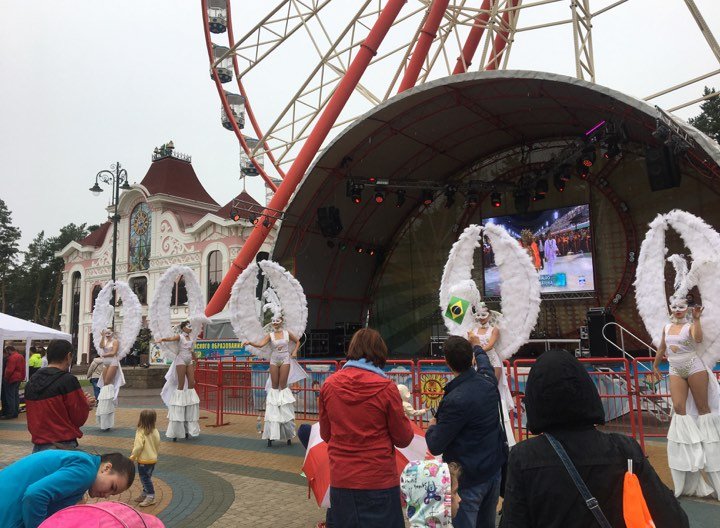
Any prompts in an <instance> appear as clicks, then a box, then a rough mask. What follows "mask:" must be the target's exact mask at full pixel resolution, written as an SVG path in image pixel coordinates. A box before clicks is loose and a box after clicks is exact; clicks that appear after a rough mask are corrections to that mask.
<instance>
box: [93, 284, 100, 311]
mask: <svg viewBox="0 0 720 528" xmlns="http://www.w3.org/2000/svg"><path fill="white" fill-rule="evenodd" d="M100 290H102V286H100V285H99V284H96V285H95V286H93V289H92V303H91V306H92V309H93V310H94V309H95V301H97V298H98V295H100Z"/></svg>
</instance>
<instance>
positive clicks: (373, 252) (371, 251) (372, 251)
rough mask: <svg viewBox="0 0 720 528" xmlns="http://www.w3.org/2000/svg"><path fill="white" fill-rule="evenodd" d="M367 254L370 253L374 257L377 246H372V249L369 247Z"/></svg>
mask: <svg viewBox="0 0 720 528" xmlns="http://www.w3.org/2000/svg"><path fill="white" fill-rule="evenodd" d="M367 254H368V255H370V256H371V257H372V256H373V255H375V248H370V249H368V252H367Z"/></svg>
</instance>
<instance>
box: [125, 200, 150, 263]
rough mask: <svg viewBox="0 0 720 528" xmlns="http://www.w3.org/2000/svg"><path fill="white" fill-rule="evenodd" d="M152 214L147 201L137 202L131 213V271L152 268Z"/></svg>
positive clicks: (129, 259)
mask: <svg viewBox="0 0 720 528" xmlns="http://www.w3.org/2000/svg"><path fill="white" fill-rule="evenodd" d="M150 215H151V211H150V207H148V204H146V203H145V202H142V203H139V204H137V205H136V206H135V209H133V212H132V213H131V214H130V244H129V255H128V271H129V272H133V271H143V270H146V269H149V268H150V240H151V229H150V227H151V226H150V222H151V216H150Z"/></svg>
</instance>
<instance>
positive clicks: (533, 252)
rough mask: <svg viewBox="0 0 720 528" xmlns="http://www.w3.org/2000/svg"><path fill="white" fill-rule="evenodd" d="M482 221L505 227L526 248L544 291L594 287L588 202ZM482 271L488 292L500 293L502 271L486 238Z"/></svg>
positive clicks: (489, 295)
mask: <svg viewBox="0 0 720 528" xmlns="http://www.w3.org/2000/svg"><path fill="white" fill-rule="evenodd" d="M483 223H484V224H497V225H501V226H503V227H504V228H505V229H506V230H507V232H508V233H510V235H511V236H512V237H514V238H515V239H517V241H518V244H520V245H521V246H522V247H524V248H525V249H526V251H527V252H528V254H529V255H530V257H531V259H532V261H533V264H534V265H535V268H536V269H537V270H538V273H539V275H540V292H541V293H563V292H582V291H593V290H594V289H595V281H594V279H593V257H592V240H591V230H590V206H589V205H587V204H585V205H576V206H573V207H562V208H559V209H548V210H545V211H537V212H532V213H525V214H515V215H508V216H498V217H495V218H486V219H485V220H483ZM483 270H484V279H485V295H486V296H488V297H493V296H498V295H500V274H499V271H498V268H497V266H496V265H495V258H494V255H493V252H492V248H491V247H490V245H489V244H488V243H487V241H485V243H484V244H483Z"/></svg>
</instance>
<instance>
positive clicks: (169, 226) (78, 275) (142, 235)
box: [57, 150, 277, 363]
mask: <svg viewBox="0 0 720 528" xmlns="http://www.w3.org/2000/svg"><path fill="white" fill-rule="evenodd" d="M236 200H240V201H241V202H242V204H243V206H242V207H239V208H238V209H240V210H245V211H261V210H262V207H261V206H260V204H258V203H257V202H256V201H255V200H254V199H253V198H252V197H251V196H250V195H248V194H247V193H245V192H242V193H241V194H240V195H238V196H237V197H236V198H235V199H234V200H231V201H230V202H229V203H228V204H226V205H224V206H222V207H221V206H220V205H219V204H218V203H217V202H216V201H215V200H213V198H212V197H211V196H210V195H209V194H208V193H207V191H206V190H205V188H204V187H203V186H202V184H201V183H200V180H199V179H198V177H197V175H196V174H195V171H194V170H193V168H192V164H191V161H190V158H189V157H187V156H183V155H179V154H175V153H174V151H173V150H160V151H157V150H156V154H155V155H153V161H152V164H151V165H150V169H149V170H148V172H147V174H146V175H145V177H144V178H143V180H142V182H140V183H139V184H135V185H132V186H131V189H130V190H128V191H122V192H121V195H120V201H119V203H118V216H119V218H120V220H119V222H118V232H117V258H116V266H117V269H116V278H117V280H121V281H127V282H128V283H129V284H130V286H131V287H132V289H133V290H134V291H135V293H136V294H137V296H138V298H139V299H140V301H141V303H142V305H143V315H145V316H147V308H148V303H149V302H150V300H151V299H152V296H153V293H154V287H155V284H156V282H157V281H158V280H159V278H160V276H161V275H162V274H163V273H164V272H165V270H167V269H168V268H169V267H170V266H172V265H174V264H184V265H186V266H189V267H190V268H192V269H193V271H195V273H196V274H197V276H198V278H199V280H200V284H201V286H202V289H203V292H204V293H205V295H206V301H207V300H208V299H209V298H210V297H212V294H213V293H214V292H215V290H216V289H217V287H218V285H219V283H220V281H221V280H222V278H223V277H224V276H225V274H226V273H227V271H228V269H229V267H230V263H231V262H232V261H233V259H234V258H235V257H236V256H237V254H238V252H239V251H240V248H241V247H242V246H243V244H244V243H245V241H246V240H247V237H248V236H249V235H250V232H251V231H252V228H253V224H252V223H251V221H250V220H249V218H248V217H249V214H248V213H247V212H244V213H242V212H241V213H240V215H241V216H242V218H240V219H239V220H237V221H236V220H234V219H231V218H230V215H231V211H233V212H234V208H233V203H235V202H236ZM108 212H109V214H110V215H112V213H113V210H112V207H108ZM276 229H277V227H276V228H274V229H273V232H272V233H271V235H270V237H268V239H267V241H266V242H265V245H264V246H263V248H262V249H261V251H267V252H270V251H271V248H272V245H273V244H274V242H275V233H276ZM112 246H113V229H112V222H110V221H108V222H105V223H104V224H102V225H101V226H100V227H99V228H98V229H96V230H95V231H93V232H92V233H90V234H89V235H88V236H87V237H85V238H84V239H82V240H79V241H77V242H71V243H69V244H68V245H67V246H65V248H63V249H62V251H60V252H58V253H57V256H61V257H62V258H63V259H64V261H65V268H64V272H63V298H62V315H61V319H60V328H61V329H62V331H63V332H68V333H70V334H71V335H72V336H73V341H74V342H75V344H76V346H77V362H78V363H82V362H85V361H87V360H88V358H90V352H91V350H94V347H93V345H92V337H91V325H92V310H93V306H94V302H95V298H96V297H97V295H98V293H99V292H100V289H101V288H102V286H103V285H104V284H105V283H106V282H107V281H108V280H110V277H111V266H112ZM172 303H173V308H172V310H171V313H172V317H173V321H174V322H177V323H179V322H181V321H183V320H185V319H186V318H187V294H186V292H185V287H184V283H183V281H182V279H180V281H179V283H178V284H177V286H176V288H175V291H174V293H173V295H172ZM117 314H118V316H117V319H116V320H117V321H118V322H119V323H122V320H121V318H120V314H121V309H120V307H118V309H117Z"/></svg>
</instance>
